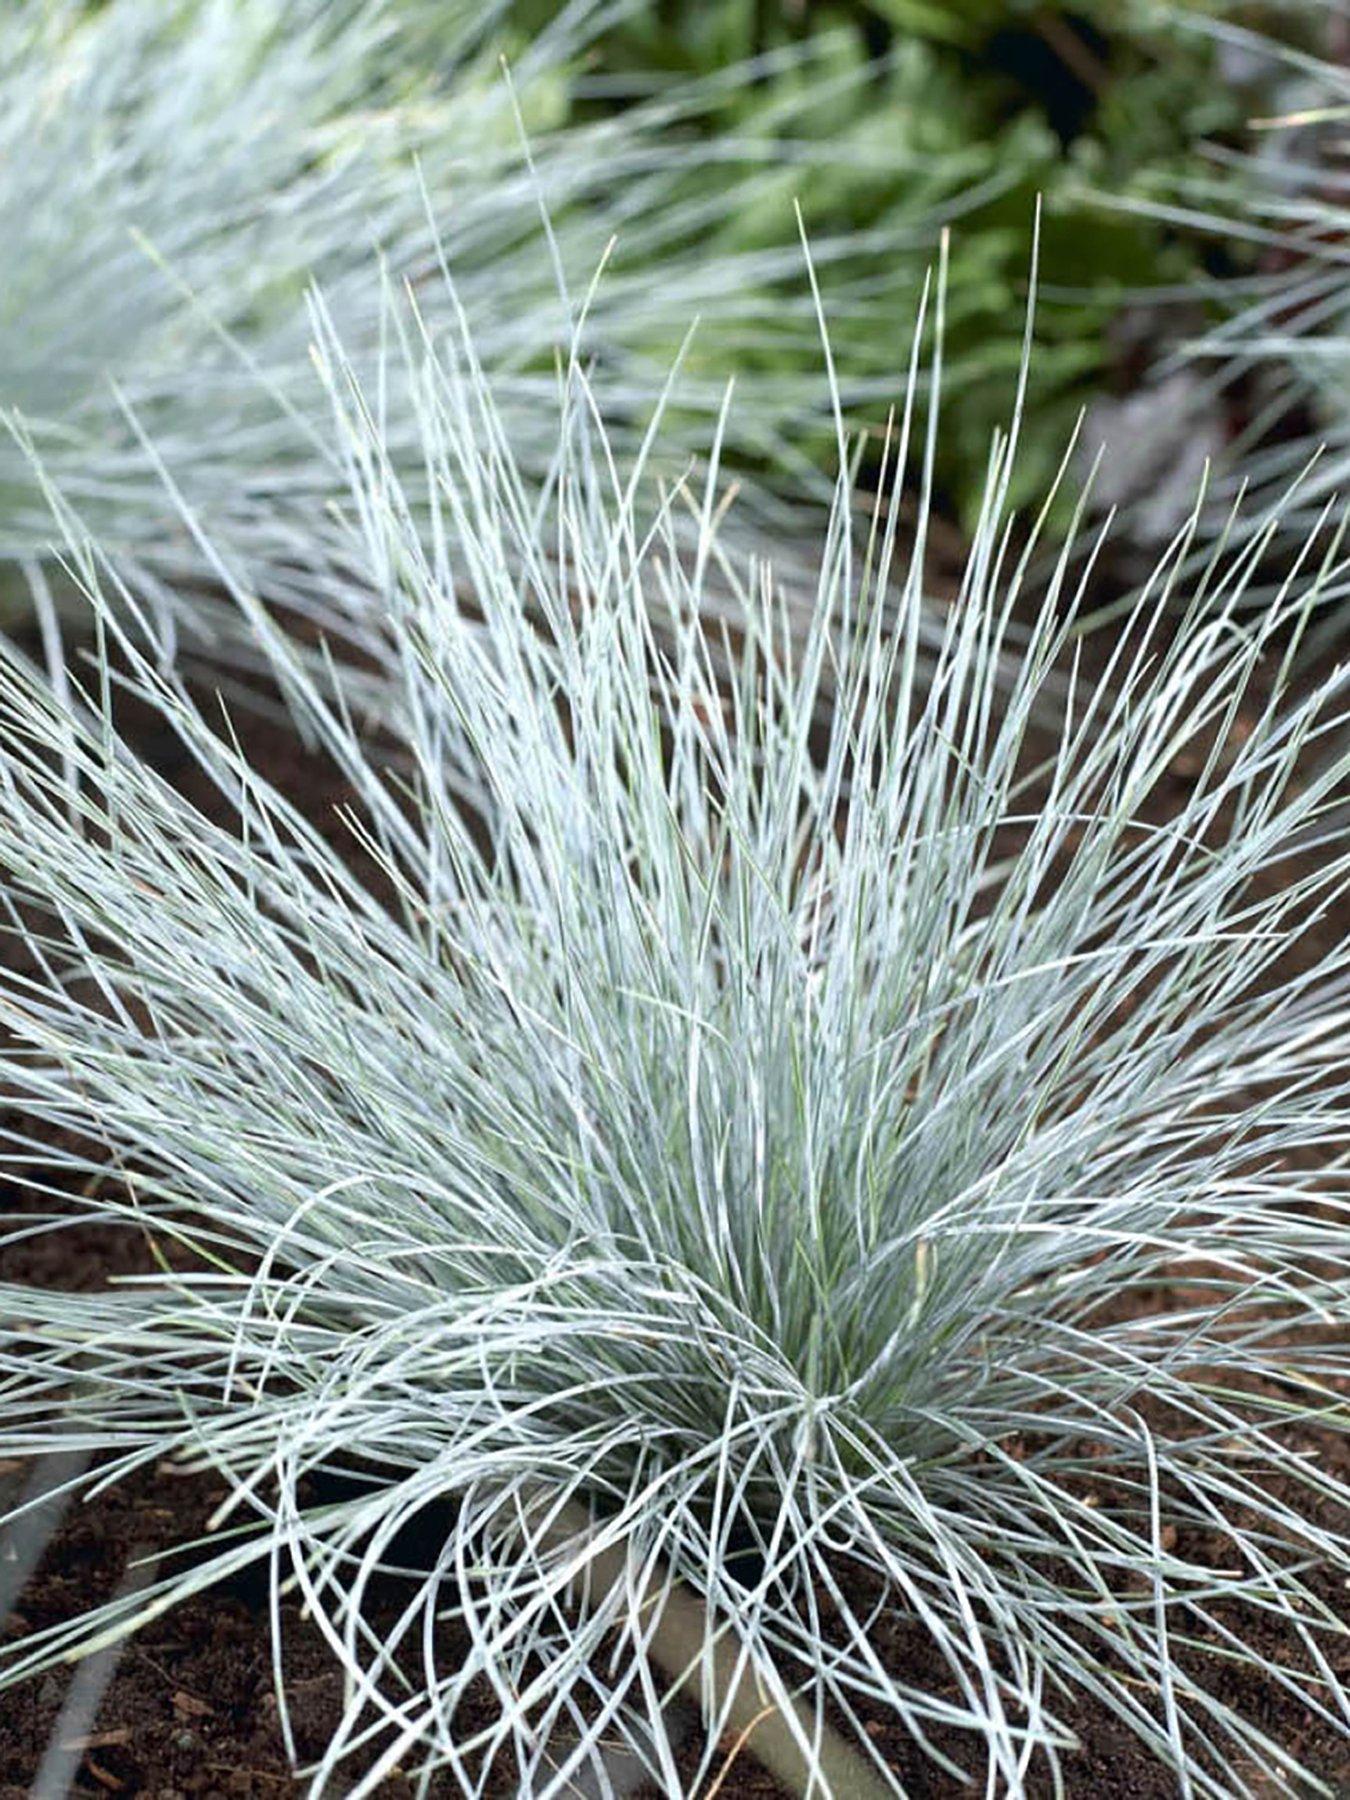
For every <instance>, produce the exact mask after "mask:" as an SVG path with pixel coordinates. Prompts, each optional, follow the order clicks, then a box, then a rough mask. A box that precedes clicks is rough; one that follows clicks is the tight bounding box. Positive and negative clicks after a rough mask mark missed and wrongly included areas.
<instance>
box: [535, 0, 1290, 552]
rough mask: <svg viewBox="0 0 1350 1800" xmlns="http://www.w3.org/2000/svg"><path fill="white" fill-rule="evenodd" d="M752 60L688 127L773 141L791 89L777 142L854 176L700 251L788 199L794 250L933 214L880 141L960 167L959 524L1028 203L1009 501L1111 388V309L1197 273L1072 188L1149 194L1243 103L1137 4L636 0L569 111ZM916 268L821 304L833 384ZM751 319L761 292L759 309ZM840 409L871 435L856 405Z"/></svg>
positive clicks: (1186, 252)
mask: <svg viewBox="0 0 1350 1800" xmlns="http://www.w3.org/2000/svg"><path fill="white" fill-rule="evenodd" d="M553 10H554V9H553V8H552V7H551V6H550V5H546V4H538V3H535V0H516V4H515V5H513V6H512V8H511V14H510V16H511V17H512V18H513V19H514V20H516V21H517V23H518V24H519V25H520V26H521V28H522V29H523V30H525V31H528V29H529V28H530V27H532V26H535V25H537V24H539V23H540V22H542V21H543V20H544V19H545V18H547V17H549V16H551V14H552V12H553ZM808 53H809V54H808ZM753 57H758V58H761V59H763V66H762V70H761V73H760V75H759V77H758V79H757V80H755V81H753V82H747V81H737V82H735V83H733V84H730V85H729V86H728V88H727V91H726V93H725V97H724V100H723V103H722V105H721V106H720V107H718V108H716V109H715V110H713V111H712V112H710V114H709V121H708V122H709V125H710V127H711V129H713V130H714V131H715V130H735V129H747V128H753V129H754V130H756V131H764V130H767V131H769V132H772V131H773V130H774V129H775V122H774V116H775V109H776V108H777V107H779V106H780V105H781V104H782V103H783V100H784V98H785V96H787V95H789V94H790V95H792V97H793V128H794V130H798V129H803V128H804V129H806V130H807V131H808V132H809V133H811V135H812V136H813V137H814V138H815V140H816V141H817V142H819V143H829V144H831V145H833V146H841V145H850V146H854V147H855V148H856V150H857V152H858V160H857V161H856V163H854V164H853V165H852V166H845V167H844V168H842V169H840V168H832V169H830V170H829V171H828V172H823V171H817V170H813V169H812V168H811V167H810V166H809V163H808V165H807V166H805V167H800V168H798V167H793V168H791V169H789V170H785V172H784V176H783V180H782V183H781V187H780V193H779V196H778V207H777V208H775V207H774V206H773V205H771V204H770V205H767V206H765V207H760V206H756V207H755V208H754V209H753V211H749V212H746V211H733V212H731V213H729V214H728V217H727V219H726V222H725V225H724V227H723V231H722V233H721V235H720V237H719V239H718V240H717V241H718V243H719V245H720V246H721V247H722V248H724V249H726V250H728V251H733V252H734V251H735V250H736V249H738V248H740V247H742V246H743V245H745V244H747V243H754V242H756V241H760V240H761V238H762V234H763V233H764V232H765V231H769V232H779V231H781V230H782V229H783V228H784V221H785V219H786V217H787V214H788V211H789V208H790V206H791V204H792V203H793V202H798V203H800V205H801V208H802V211H803V214H804V216H805V219H806V223H807V229H808V232H809V233H812V234H814V233H815V232H816V231H825V230H832V229H835V228H837V227H838V225H839V224H840V223H844V222H846V223H847V224H848V225H849V226H850V227H851V228H853V229H855V230H858V231H860V232H864V233H865V232H866V231H867V230H868V229H869V228H871V227H876V226H878V225H881V224H882V223H883V222H886V221H888V220H892V219H893V218H895V217H896V216H897V215H898V216H900V217H908V218H912V217H913V216H914V213H913V202H914V199H915V197H916V195H917V196H922V197H923V198H924V199H925V200H928V201H937V202H938V204H939V205H940V200H941V197H940V195H937V194H934V193H932V192H931V191H929V192H927V193H925V190H924V182H923V178H922V177H920V178H919V182H918V185H917V187H916V184H915V177H914V175H913V173H912V172H911V170H910V168H909V167H908V166H907V167H906V168H905V169H904V170H902V171H898V172H897V173H896V175H895V176H894V177H893V178H891V177H886V178H882V179H878V178H877V177H876V175H875V173H874V172H873V166H874V165H873V164H872V162H871V161H870V160H869V156H870V153H872V152H874V151H875V150H876V149H877V148H878V147H880V146H893V145H897V144H898V145H904V146H906V147H907V148H912V149H913V150H915V151H916V152H917V153H918V161H919V162H920V163H921V164H922V165H923V166H925V167H926V168H927V169H929V170H930V171H933V172H936V171H938V170H940V169H943V168H948V167H949V168H950V169H951V170H952V171H953V172H955V171H958V170H959V171H960V176H961V181H962V184H963V186H964V188H965V191H966V197H965V203H964V205H963V207H962V224H961V230H960V233H959V235H958V238H957V244H956V250H955V253H954V261H953V281H952V295H953V316H952V319H951V324H950V331H949V338H948V343H949V354H950V365H951V371H952V375H951V381H950V385H949V401H948V410H947V432H946V439H945V442H944V445H943V450H942V462H941V467H940V469H939V480H940V482H941V484H942V486H943V488H944V489H945V491H946V493H947V495H948V496H949V498H950V501H951V503H952V504H953V505H954V506H955V507H956V509H957V510H958V511H959V512H960V513H961V514H962V516H963V517H964V518H965V519H966V521H967V522H968V523H969V522H970V521H971V520H972V519H973V517H974V516H975V514H976V512H977V510H978V503H979V495H980V493H981V491H982V486H983V481H984V474H985V463H986V457H987V451H988V444H989V439H990V435H991V433H992V431H993V430H994V429H995V428H996V427H997V425H998V423H999V410H998V409H999V401H998V395H999V394H1000V392H1001V391H1002V387H1003V382H1004V381H1005V380H1006V378H1007V377H1008V375H1009V374H1010V372H1011V371H1012V370H1013V369H1015V368H1016V366H1017V363H1018V358H1019V355H1020V346H1019V326H1018V320H1019V318H1020V317H1021V314H1022V311H1023V309H1024V305H1025V294H1026V282H1025V271H1026V268H1027V266H1028V261H1029V239H1030V220H1031V218H1032V216H1033V213H1034V211H1035V206H1036V202H1037V200H1038V199H1040V200H1042V201H1043V205H1044V245H1045V260H1044V266H1045V268H1046V269H1047V270H1048V271H1050V272H1051V274H1052V277H1053V284H1052V288H1053V291H1052V293H1051V295H1050V297H1049V298H1048V299H1047V301H1046V302H1045V303H1044V304H1043V306H1042V311H1041V317H1040V324H1039V336H1040V341H1041V354H1040V358H1039V362H1038V367H1037V370H1036V374H1035V381H1036V391H1035V400H1036V406H1035V413H1034V417H1035V421H1036V423H1035V426H1034V428H1033V429H1032V430H1031V431H1030V432H1029V434H1028V437H1027V440H1026V442H1025V443H1024V447H1023V456H1022V459H1021V463H1020V466H1019V469H1018V472H1017V480H1018V482H1019V483H1020V484H1021V486H1020V491H1019V494H1018V498H1019V500H1023V501H1025V500H1028V499H1030V498H1031V497H1032V496H1034V495H1036V494H1037V493H1039V492H1041V491H1043V490H1044V488H1045V487H1046V485H1047V484H1048V483H1049V481H1050V479H1051V477H1052V476H1053V473H1054V466H1055V462H1056V459H1057V457H1058V455H1059V452H1060V448H1061V446H1062V444H1063V442H1064V440H1065V437H1066V435H1067V433H1068V430H1069V428H1070V427H1071V425H1072V422H1073V419H1074V418H1075V416H1076V414H1077V413H1078V411H1079V409H1080V408H1081V406H1082V405H1083V404H1084V402H1085V401H1086V399H1088V398H1089V397H1090V396H1091V395H1092V394H1093V393H1095V392H1099V391H1102V390H1103V389H1104V388H1108V387H1110V386H1112V385H1113V384H1115V383H1117V382H1118V381H1119V380H1120V379H1121V378H1122V373H1123V370H1122V362H1123V355H1124V353H1123V351H1122V348H1121V346H1120V344H1119V343H1118V342H1116V341H1115V340H1114V339H1113V336H1112V326H1113V324H1114V322H1115V321H1116V320H1117V319H1118V318H1119V316H1120V314H1121V312H1122V309H1123V308H1125V307H1126V306H1127V305H1128V304H1129V302H1130V301H1131V299H1134V298H1138V297H1139V295H1140V293H1141V291H1146V290H1148V289H1149V288H1152V287H1162V286H1171V285H1173V284H1176V283H1183V282H1185V281H1187V280H1194V279H1195V278H1196V277H1197V275H1198V274H1199V273H1200V270H1201V267H1202V262H1201V257H1202V248H1201V243H1200V240H1199V239H1197V238H1195V237H1193V236H1192V237H1190V238H1187V237H1185V236H1183V235H1179V234H1178V233H1177V231H1176V230H1175V228H1174V227H1172V226H1171V225H1170V224H1169V223H1168V222H1167V221H1165V220H1161V219H1159V218H1156V217H1154V218H1150V217H1147V216H1144V215H1133V216H1132V215H1130V214H1129V213H1128V212H1126V211H1124V210H1120V211H1115V212H1111V213H1107V212H1104V211H1103V210H1102V209H1100V208H1099V207H1097V206H1096V205H1095V204H1094V203H1092V202H1091V201H1090V200H1089V199H1088V198H1087V195H1088V193H1089V192H1090V190H1092V189H1094V188H1096V187H1099V186H1100V187H1105V188H1107V189H1109V190H1110V191H1111V192H1112V193H1113V194H1115V195H1116V196H1118V197H1128V196H1129V195H1131V194H1136V193H1144V192H1148V191H1153V190H1154V189H1156V187H1157V185H1158V184H1159V183H1161V182H1164V181H1166V180H1167V179H1168V178H1169V176H1171V175H1174V174H1175V173H1176V172H1177V171H1178V170H1179V169H1180V168H1181V167H1183V166H1185V165H1187V164H1189V163H1192V162H1193V161H1194V159H1195V157H1196V155H1197V151H1198V146H1199V145H1200V143H1201V142H1202V141H1203V140H1207V139H1211V138H1218V139H1220V140H1224V139H1227V140H1234V139H1235V138H1236V136H1237V134H1238V133H1239V132H1240V130H1241V128H1242V126H1243V125H1244V123H1245V120H1246V118H1247V116H1248V115H1249V113H1250V111H1251V110H1252V107H1253V105H1254V104H1255V103H1256V94H1255V91H1254V90H1252V89H1249V88H1244V86H1243V85H1242V84H1241V83H1240V82H1234V81H1232V80H1229V79H1226V78H1225V79H1218V78H1216V52H1215V47H1214V44H1213V42H1212V41H1211V40H1209V39H1207V38H1206V37H1204V36H1203V35H1202V34H1200V33H1197V32H1195V31H1193V30H1188V29H1186V28H1184V25H1183V23H1182V21H1181V20H1180V19H1179V18H1178V17H1176V16H1175V15H1172V14H1170V13H1168V12H1167V11H1165V10H1164V9H1162V8H1159V7H1157V6H1154V5H1151V4H1147V3H1146V0H1138V3H1132V0H1127V3H1126V4H1123V5H1117V4H1109V5H1108V4H1101V5H1093V4H1091V3H1087V4H1083V5H1080V6H1078V7H1065V6H1061V5H1056V4H1044V3H1037V4H1032V3H1031V0H1027V3H1026V4H1022V5H1018V6H1013V7H1007V6H995V5H992V4H985V3H984V0H970V3H969V4H956V5H945V4H934V3H932V0H890V3H887V4H875V5H873V4H854V5H850V4H846V3H840V4H809V3H807V4H801V5H798V6H789V7H768V6H763V5H761V4H758V3H757V0H718V3H717V4H714V5H708V6H699V7H693V8H691V7H685V6H680V5H670V4H661V0H652V3H649V4H641V5H636V6H633V7H629V8H625V9H622V10H621V12H620V15H619V18H618V20H617V22H616V23H615V25H614V26H613V27H612V29H611V30H610V31H609V32H608V33H607V34H606V35H605V36H604V37H602V38H601V39H600V41H599V42H598V44H597V45H596V46H595V48H594V50H593V52H592V54H591V56H590V57H589V59H588V67H589V68H590V70H591V71H592V74H593V80H592V82H591V84H590V85H589V86H588V85H586V84H584V83H583V84H579V87H578V90H577V99H576V102H575V104H576V105H577V107H578V109H579V110H580V111H581V112H583V113H584V112H585V111H586V110H587V109H588V107H590V106H594V105H597V104H602V103H605V102H608V103H609V104H613V103H615V101H616V99H617V98H618V97H620V96H622V95H623V94H625V93H627V94H630V95H631V94H633V93H637V92H647V91H650V89H651V87H652V86H653V84H654V83H658V84H659V81H660V78H661V77H662V76H663V75H664V76H665V78H666V79H676V78H678V79H688V78H690V77H691V76H695V75H696V76H698V77H701V78H704V79H710V78H714V77H716V76H717V75H718V74H719V73H722V72H725V70H726V69H727V67H728V66H729V65H730V64H731V63H733V62H736V61H738V60H740V59H745V58H753ZM784 58H786V61H785V60H784ZM841 68H847V69H851V70H853V71H855V73H856V75H857V76H858V77H859V79H857V80H855V81H853V82H851V83H850V84H849V85H848V86H846V87H845V88H843V89H841V90H838V91H837V93H836V95H835V96H834V97H833V98H828V97H827V99H825V100H824V101H822V102H820V103H819V104H817V105H815V106H814V107H813V106H811V105H810V104H807V105H806V106H804V107H799V106H798V105H797V102H798V101H799V100H800V99H801V98H802V96H803V95H806V96H808V97H809V95H810V94H811V93H812V92H813V91H816V90H818V89H824V90H826V91H827V94H828V89H829V74H830V71H831V70H839V69H841ZM602 97H603V98H602ZM780 212H781V214H782V217H781V218H780V217H779V213H780ZM924 260H925V259H924V258H923V257H921V256H916V257H911V258H909V259H907V260H906V261H904V262H902V263H896V262H894V261H890V262H883V261H882V260H881V259H880V258H878V259H876V261H875V263H874V267H873V274H872V282H871V286H870V290H869V291H868V295H867V300H866V303H865V305H864V306H863V307H862V308H861V309H860V310H859V312H858V314H857V316H856V317H853V316H851V315H850V314H849V313H848V312H847V311H844V312H843V314H842V316H840V314H839V313H838V312H833V311H832V319H831V324H832V332H833V336H834V340H835V351H836V355H837V358H838V361H839V366H840V370H841V374H842V375H843V377H844V378H845V380H846V381H847V380H848V378H849V377H850V376H857V377H861V378H863V379H864V380H865V379H866V378H867V377H870V376H872V375H874V374H875V372H876V370H877V359H878V346H879V345H885V344H887V343H888V340H889V341H893V340H894V338H895V337H896V336H902V335H903V333H904V330H905V321H906V319H907V318H908V317H909V315H910V312H911V311H912V308H913V305H914V303H915V300H916V298H917V294H918V291H919V286H920V283H921V279H922V270H923V266H924ZM771 305H772V301H771V299H770V298H769V297H766V299H765V307H766V310H768V309H769V308H770V307H771ZM754 366H755V367H757V368H760V369H763V370H764V371H765V372H766V373H767V372H769V371H773V370H776V371H777V373H778V374H779V377H780V379H784V380H789V379H791V378H792V377H793V376H794V374H796V372H797V369H796V367H795V366H794V362H793V359H792V357H791V356H790V355H789V354H788V353H787V352H786V350H785V349H784V348H782V347H778V346H775V345H774V344H773V342H772V339H771V338H770V339H767V340H766V341H765V342H763V343H762V345H761V346H760V347H759V351H758V360H756V362H755V365H754ZM859 410H860V414H861V416H862V417H864V418H866V417H868V416H869V410H870V422H871V423H872V424H873V425H879V424H880V423H881V419H880V417H878V413H879V411H880V409H879V408H877V407H876V406H875V405H873V406H872V407H871V408H870V409H869V408H868V407H867V406H866V404H865V403H864V404H863V405H862V406H861V407H860V409H859ZM826 444H827V438H826V437H824V436H823V435H822V436H818V437H817V438H815V439H814V440H813V449H814V452H815V454H816V455H817V456H819V454H820V451H821V449H822V447H823V446H825V445H826ZM1061 522H1062V523H1066V522H1067V520H1063V521H1061Z"/></svg>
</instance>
